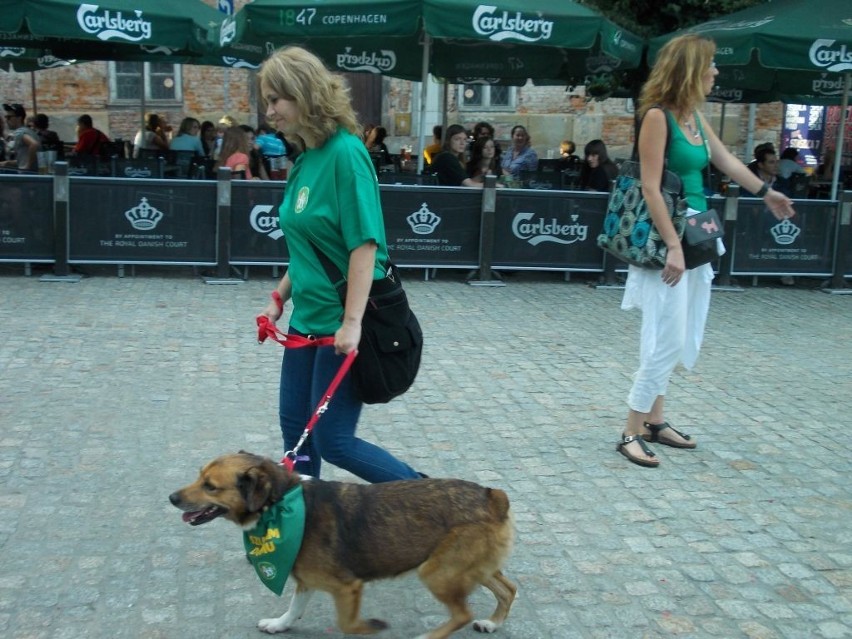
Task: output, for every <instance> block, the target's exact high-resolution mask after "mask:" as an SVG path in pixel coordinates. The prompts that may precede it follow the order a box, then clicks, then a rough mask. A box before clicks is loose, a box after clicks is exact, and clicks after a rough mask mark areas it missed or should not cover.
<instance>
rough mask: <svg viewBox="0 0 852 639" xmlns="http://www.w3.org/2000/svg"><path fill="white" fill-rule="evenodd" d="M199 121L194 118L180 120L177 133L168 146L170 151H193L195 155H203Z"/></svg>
mask: <svg viewBox="0 0 852 639" xmlns="http://www.w3.org/2000/svg"><path fill="white" fill-rule="evenodd" d="M200 135H201V122H199V121H198V120H196V119H195V118H184V119H183V120H181V123H180V128H178V134H177V135H176V136H175V137H174V138H173V139H172V141H171V144H169V148H170V149H171V150H172V151H193V152H194V153H195V155H197V156H199V157H204V155H205V153H204V146H203V145H202V144H201V137H200Z"/></svg>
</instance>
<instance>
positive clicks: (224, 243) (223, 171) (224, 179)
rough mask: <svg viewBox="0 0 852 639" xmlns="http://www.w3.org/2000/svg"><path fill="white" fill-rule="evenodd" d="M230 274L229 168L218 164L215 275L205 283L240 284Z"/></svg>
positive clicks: (239, 281)
mask: <svg viewBox="0 0 852 639" xmlns="http://www.w3.org/2000/svg"><path fill="white" fill-rule="evenodd" d="M230 275H231V169H229V168H228V167H225V166H220V167H219V170H218V171H217V173H216V275H215V277H205V278H204V282H205V283H207V284H240V283H242V281H243V280H242V279H240V278H236V277H230Z"/></svg>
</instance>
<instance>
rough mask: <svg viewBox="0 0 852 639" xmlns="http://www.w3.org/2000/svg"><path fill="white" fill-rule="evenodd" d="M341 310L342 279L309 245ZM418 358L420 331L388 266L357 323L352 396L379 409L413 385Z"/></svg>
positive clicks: (392, 266) (392, 267)
mask: <svg viewBox="0 0 852 639" xmlns="http://www.w3.org/2000/svg"><path fill="white" fill-rule="evenodd" d="M311 247H312V248H313V249H314V253H316V256H317V258H318V259H319V261H320V264H322V267H323V270H325V274H326V275H327V276H328V279H329V281H331V283H332V285H333V286H334V288H335V289H336V290H337V294H338V296H339V297H340V303H341V305H342V306H343V307H344V308H345V307H346V278H345V277H344V275H343V273H341V272H340V269H339V268H337V266H335V264H334V262H332V261H331V260H330V259H329V258H328V256H327V255H326V254H325V253H323V252H322V251H320V250H319V249H318V248H317V247H316V245H314V244H313V243H311ZM422 352H423V331H422V330H421V329H420V323H419V322H418V321H417V317H416V316H415V315H414V313H413V312H412V310H411V308H410V307H409V306H408V298H407V297H406V295H405V290H403V288H402V280H401V279H400V276H399V270H398V269H397V267H396V265H395V264H393V263H392V262H391V261H390V260H388V262H387V264H386V265H385V276H384V277H383V278H382V279H380V280H373V285H372V286H371V288H370V296H369V298H368V299H367V306H366V308H365V309H364V317H363V318H362V319H361V341H360V343H359V344H358V357H356V358H355V362H354V363H353V364H352V370H351V372H352V382H353V383H354V385H355V393H356V394H357V395H358V398H359V399H360V400H361V401H362V402H364V403H365V404H384V403H386V402H389V401H390V400H392V399H393V398H394V397H396V396H398V395H402V394H403V393H404V392H405V391H407V390H408V389H409V388H410V387H411V385H412V384H413V383H414V378H415V377H417V371H418V370H419V368H420V356H421V354H422Z"/></svg>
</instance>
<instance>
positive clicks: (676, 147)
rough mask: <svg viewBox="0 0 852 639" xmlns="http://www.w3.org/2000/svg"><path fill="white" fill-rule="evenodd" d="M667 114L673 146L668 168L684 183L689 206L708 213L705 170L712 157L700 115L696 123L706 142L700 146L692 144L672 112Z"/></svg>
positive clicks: (670, 149)
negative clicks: (705, 194) (705, 193)
mask: <svg viewBox="0 0 852 639" xmlns="http://www.w3.org/2000/svg"><path fill="white" fill-rule="evenodd" d="M665 113H666V118H667V120H668V123H669V131H671V144H670V146H669V155H668V164H667V165H666V168H668V169H669V170H670V171H674V172H675V173H677V174H678V175H679V176H680V179H681V180H682V181H683V194H684V197H685V198H686V201H687V203H688V204H689V206H690V207H692V208H693V209H696V210H697V211H706V210H707V198H706V197H705V196H704V169H705V167H706V166H707V163H708V162H709V161H710V157H709V153H708V150H707V143H706V137H705V136H704V128H703V127H702V126H701V120H699V119H698V115H697V114H696V116H695V122H696V124H697V125H698V130H699V132H700V133H701V138H702V139H703V140H705V143H704V144H698V145H696V144H690V142H689V140H687V139H686V136H685V135H684V134H683V131H681V130H680V127H679V126H678V124H677V121H676V120H675V118H674V115H672V113H671V112H670V111H666V112H665Z"/></svg>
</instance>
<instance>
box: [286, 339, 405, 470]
mask: <svg viewBox="0 0 852 639" xmlns="http://www.w3.org/2000/svg"><path fill="white" fill-rule="evenodd" d="M289 332H290V333H291V334H295V335H301V333H299V332H298V331H296V330H294V329H293V327H292V326H291V327H290V328H289ZM343 359H344V356H343V355H335V353H334V347H333V346H322V347H313V346H306V347H303V348H288V349H286V350H285V352H284V359H283V362H282V364H281V391H280V393H281V394H280V402H279V408H278V415H279V418H280V421H281V433H282V434H283V436H284V449H285V451H288V450H292V448H293V447H294V446H295V445H296V444H297V443H298V441H299V437H301V435H302V432H303V431H304V430H305V426H307V425H308V421H310V418H311V415H313V413H314V410H316V406H317V404H318V403H319V401H320V399H321V398H322V396H323V394H324V393H325V391H326V390H327V389H328V385H329V384H330V383H331V380H332V379H333V378H334V375H335V374H336V373H337V371H338V369H339V368H340V364H341V363H342V362H343ZM362 406H363V404H362V403H361V401H360V400H359V399H358V398H357V397H356V396H355V393H354V389H353V387H352V376H351V375H350V374H349V373H347V374H346V376H345V377H344V378H343V381H342V382H341V383H340V386H338V387H337V390H336V391H335V393H334V397H332V399H331V402H330V403H329V405H328V410H326V412H325V413H323V415H322V416H321V417H320V418H319V420H318V421H317V423H316V424H315V426H314V429H313V430H312V431H311V434H310V435H309V436H308V439H307V440H306V441H305V443H304V444H303V445H302V448H301V449H300V450H299V456H300V457H302V456H307V457H309V459H308V460H307V461H305V460H300V461H297V462H296V466H295V470H296V471H297V472H299V473H302V474H305V475H311V476H312V477H317V478H318V477H319V476H320V467H321V465H322V460H323V459H324V460H325V461H327V462H328V463H330V464H334V465H335V466H337V467H339V468H342V469H343V470H346V471H349V472H350V473H352V474H353V475H357V476H358V477H360V478H361V479H364V480H365V481H368V482H370V483H374V484H375V483H379V482H383V481H393V480H396V479H416V478H418V477H420V475H419V474H418V473H417V472H416V471H415V470H414V469H412V468H411V467H410V466H409V465H408V464H405V463H403V462H401V461H399V460H398V459H397V458H396V457H394V456H393V455H391V454H390V453H389V452H387V451H386V450H384V449H383V448H379V447H378V446H376V445H374V444H371V443H369V442H366V441H364V440H363V439H359V438H358V437H355V429H356V428H357V426H358V418H359V417H360V415H361V407H362Z"/></svg>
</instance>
